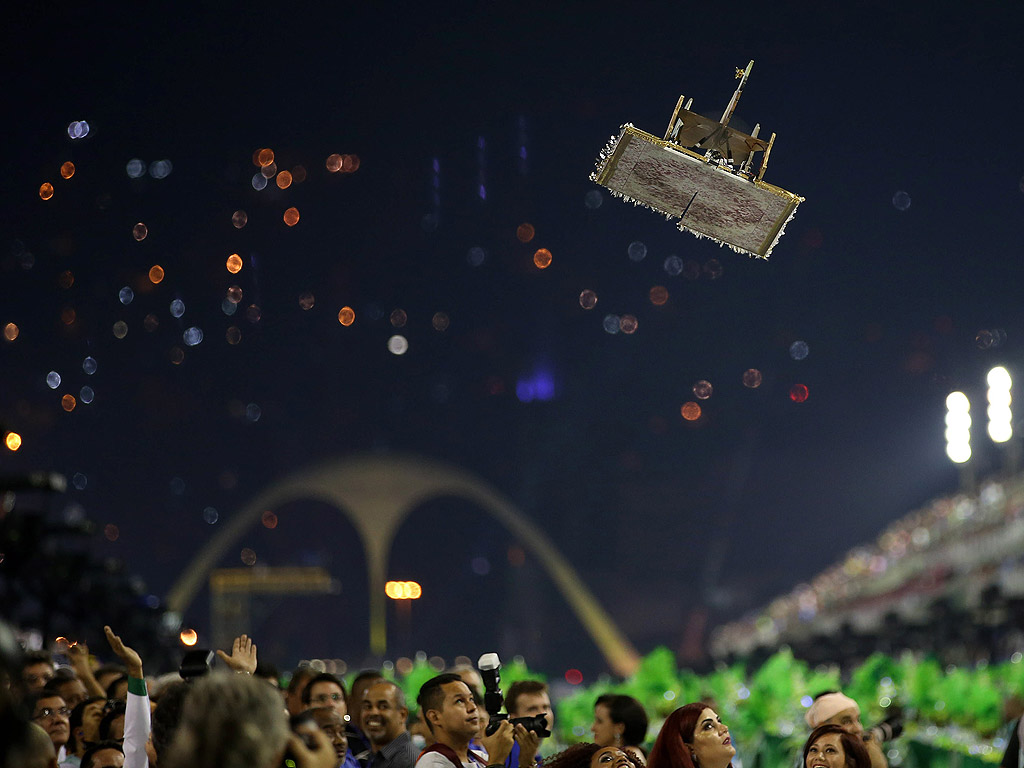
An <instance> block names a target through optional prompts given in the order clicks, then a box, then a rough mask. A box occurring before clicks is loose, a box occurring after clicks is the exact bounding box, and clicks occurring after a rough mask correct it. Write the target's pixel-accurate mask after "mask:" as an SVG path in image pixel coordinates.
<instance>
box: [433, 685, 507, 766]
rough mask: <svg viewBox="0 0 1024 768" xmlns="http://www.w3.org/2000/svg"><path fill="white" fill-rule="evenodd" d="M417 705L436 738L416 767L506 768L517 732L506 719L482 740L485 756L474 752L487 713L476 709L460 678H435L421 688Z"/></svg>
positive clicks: (473, 698)
mask: <svg viewBox="0 0 1024 768" xmlns="http://www.w3.org/2000/svg"><path fill="white" fill-rule="evenodd" d="M416 703H417V704H419V706H420V709H421V711H422V712H423V719H424V720H425V721H426V723H427V726H428V727H429V728H430V734H431V736H432V737H433V739H434V743H433V744H432V745H431V746H429V747H427V748H426V749H425V750H423V753H422V754H421V755H420V757H419V759H418V760H417V761H416V768H492V767H493V766H496V767H497V768H504V764H505V761H506V760H507V759H508V756H509V753H511V751H512V744H513V739H514V735H515V734H516V733H517V729H516V728H515V727H514V726H513V725H512V723H511V722H509V721H508V720H505V721H503V722H501V723H499V724H498V725H497V727H496V729H495V731H494V732H493V733H492V734H491V735H490V736H486V737H484V738H483V739H481V740H480V744H481V746H482V748H483V750H484V751H483V752H482V753H481V752H479V751H471V750H470V749H469V742H470V740H471V739H473V738H474V737H475V736H476V735H477V732H478V731H479V729H480V721H481V718H482V717H486V714H485V713H483V711H482V710H481V709H480V708H479V707H477V703H476V697H475V696H474V695H473V693H472V691H470V690H469V686H468V685H466V684H465V683H464V682H463V681H462V678H461V677H459V676H458V675H456V674H454V673H451V672H448V673H445V674H443V675H438V676H437V677H432V678H431V679H430V680H428V681H427V682H425V683H424V684H423V686H422V687H421V688H420V692H419V695H418V696H417V697H416ZM521 727H522V726H520V728H521ZM523 730H524V731H525V728H524V729H523Z"/></svg>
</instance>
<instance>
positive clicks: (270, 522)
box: [261, 509, 277, 529]
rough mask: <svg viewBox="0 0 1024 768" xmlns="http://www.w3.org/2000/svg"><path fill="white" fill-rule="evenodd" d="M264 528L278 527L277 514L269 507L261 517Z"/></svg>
mask: <svg viewBox="0 0 1024 768" xmlns="http://www.w3.org/2000/svg"><path fill="white" fill-rule="evenodd" d="M261 522H262V523H263V527H264V528H270V529H274V528H277V515H275V514H274V513H273V512H271V511H270V510H269V509H268V510H267V511H266V512H264V513H263V517H262V518H261Z"/></svg>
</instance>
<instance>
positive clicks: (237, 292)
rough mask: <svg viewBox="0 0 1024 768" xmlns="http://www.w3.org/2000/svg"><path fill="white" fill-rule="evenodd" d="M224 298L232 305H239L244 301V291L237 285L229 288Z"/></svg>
mask: <svg viewBox="0 0 1024 768" xmlns="http://www.w3.org/2000/svg"><path fill="white" fill-rule="evenodd" d="M224 298H225V299H227V300H228V301H229V302H231V303H232V304H238V303H239V302H240V301H241V300H242V289H241V288H240V287H239V286H237V285H232V286H231V287H230V288H228V291H227V293H226V294H225V296H224Z"/></svg>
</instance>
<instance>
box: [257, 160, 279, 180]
mask: <svg viewBox="0 0 1024 768" xmlns="http://www.w3.org/2000/svg"><path fill="white" fill-rule="evenodd" d="M276 173H277V163H271V164H270V165H264V166H263V167H262V168H260V176H262V177H263V178H264V179H272V178H274V175H275V174H276Z"/></svg>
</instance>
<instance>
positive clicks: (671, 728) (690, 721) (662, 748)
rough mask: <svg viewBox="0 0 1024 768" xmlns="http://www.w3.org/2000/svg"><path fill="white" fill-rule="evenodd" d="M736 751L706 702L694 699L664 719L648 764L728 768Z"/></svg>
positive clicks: (656, 767) (673, 767) (667, 767)
mask: <svg viewBox="0 0 1024 768" xmlns="http://www.w3.org/2000/svg"><path fill="white" fill-rule="evenodd" d="M735 754H736V747H734V746H733V745H732V739H731V738H730V737H729V729H728V728H727V727H726V725H725V723H723V722H722V719H721V718H720V717H719V716H718V715H717V714H716V713H715V711H714V710H713V709H712V708H711V707H709V706H708V705H707V704H704V703H703V702H695V703H693V704H687V705H686V706H685V707H680V708H679V709H677V710H676V711H675V712H673V713H672V714H671V715H669V716H668V717H667V718H666V719H665V724H664V725H663V726H661V732H660V733H658V738H657V739H656V740H655V741H654V748H653V749H651V755H650V757H649V758H648V759H647V768H729V765H730V764H731V763H732V758H733V756H734V755H735Z"/></svg>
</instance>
